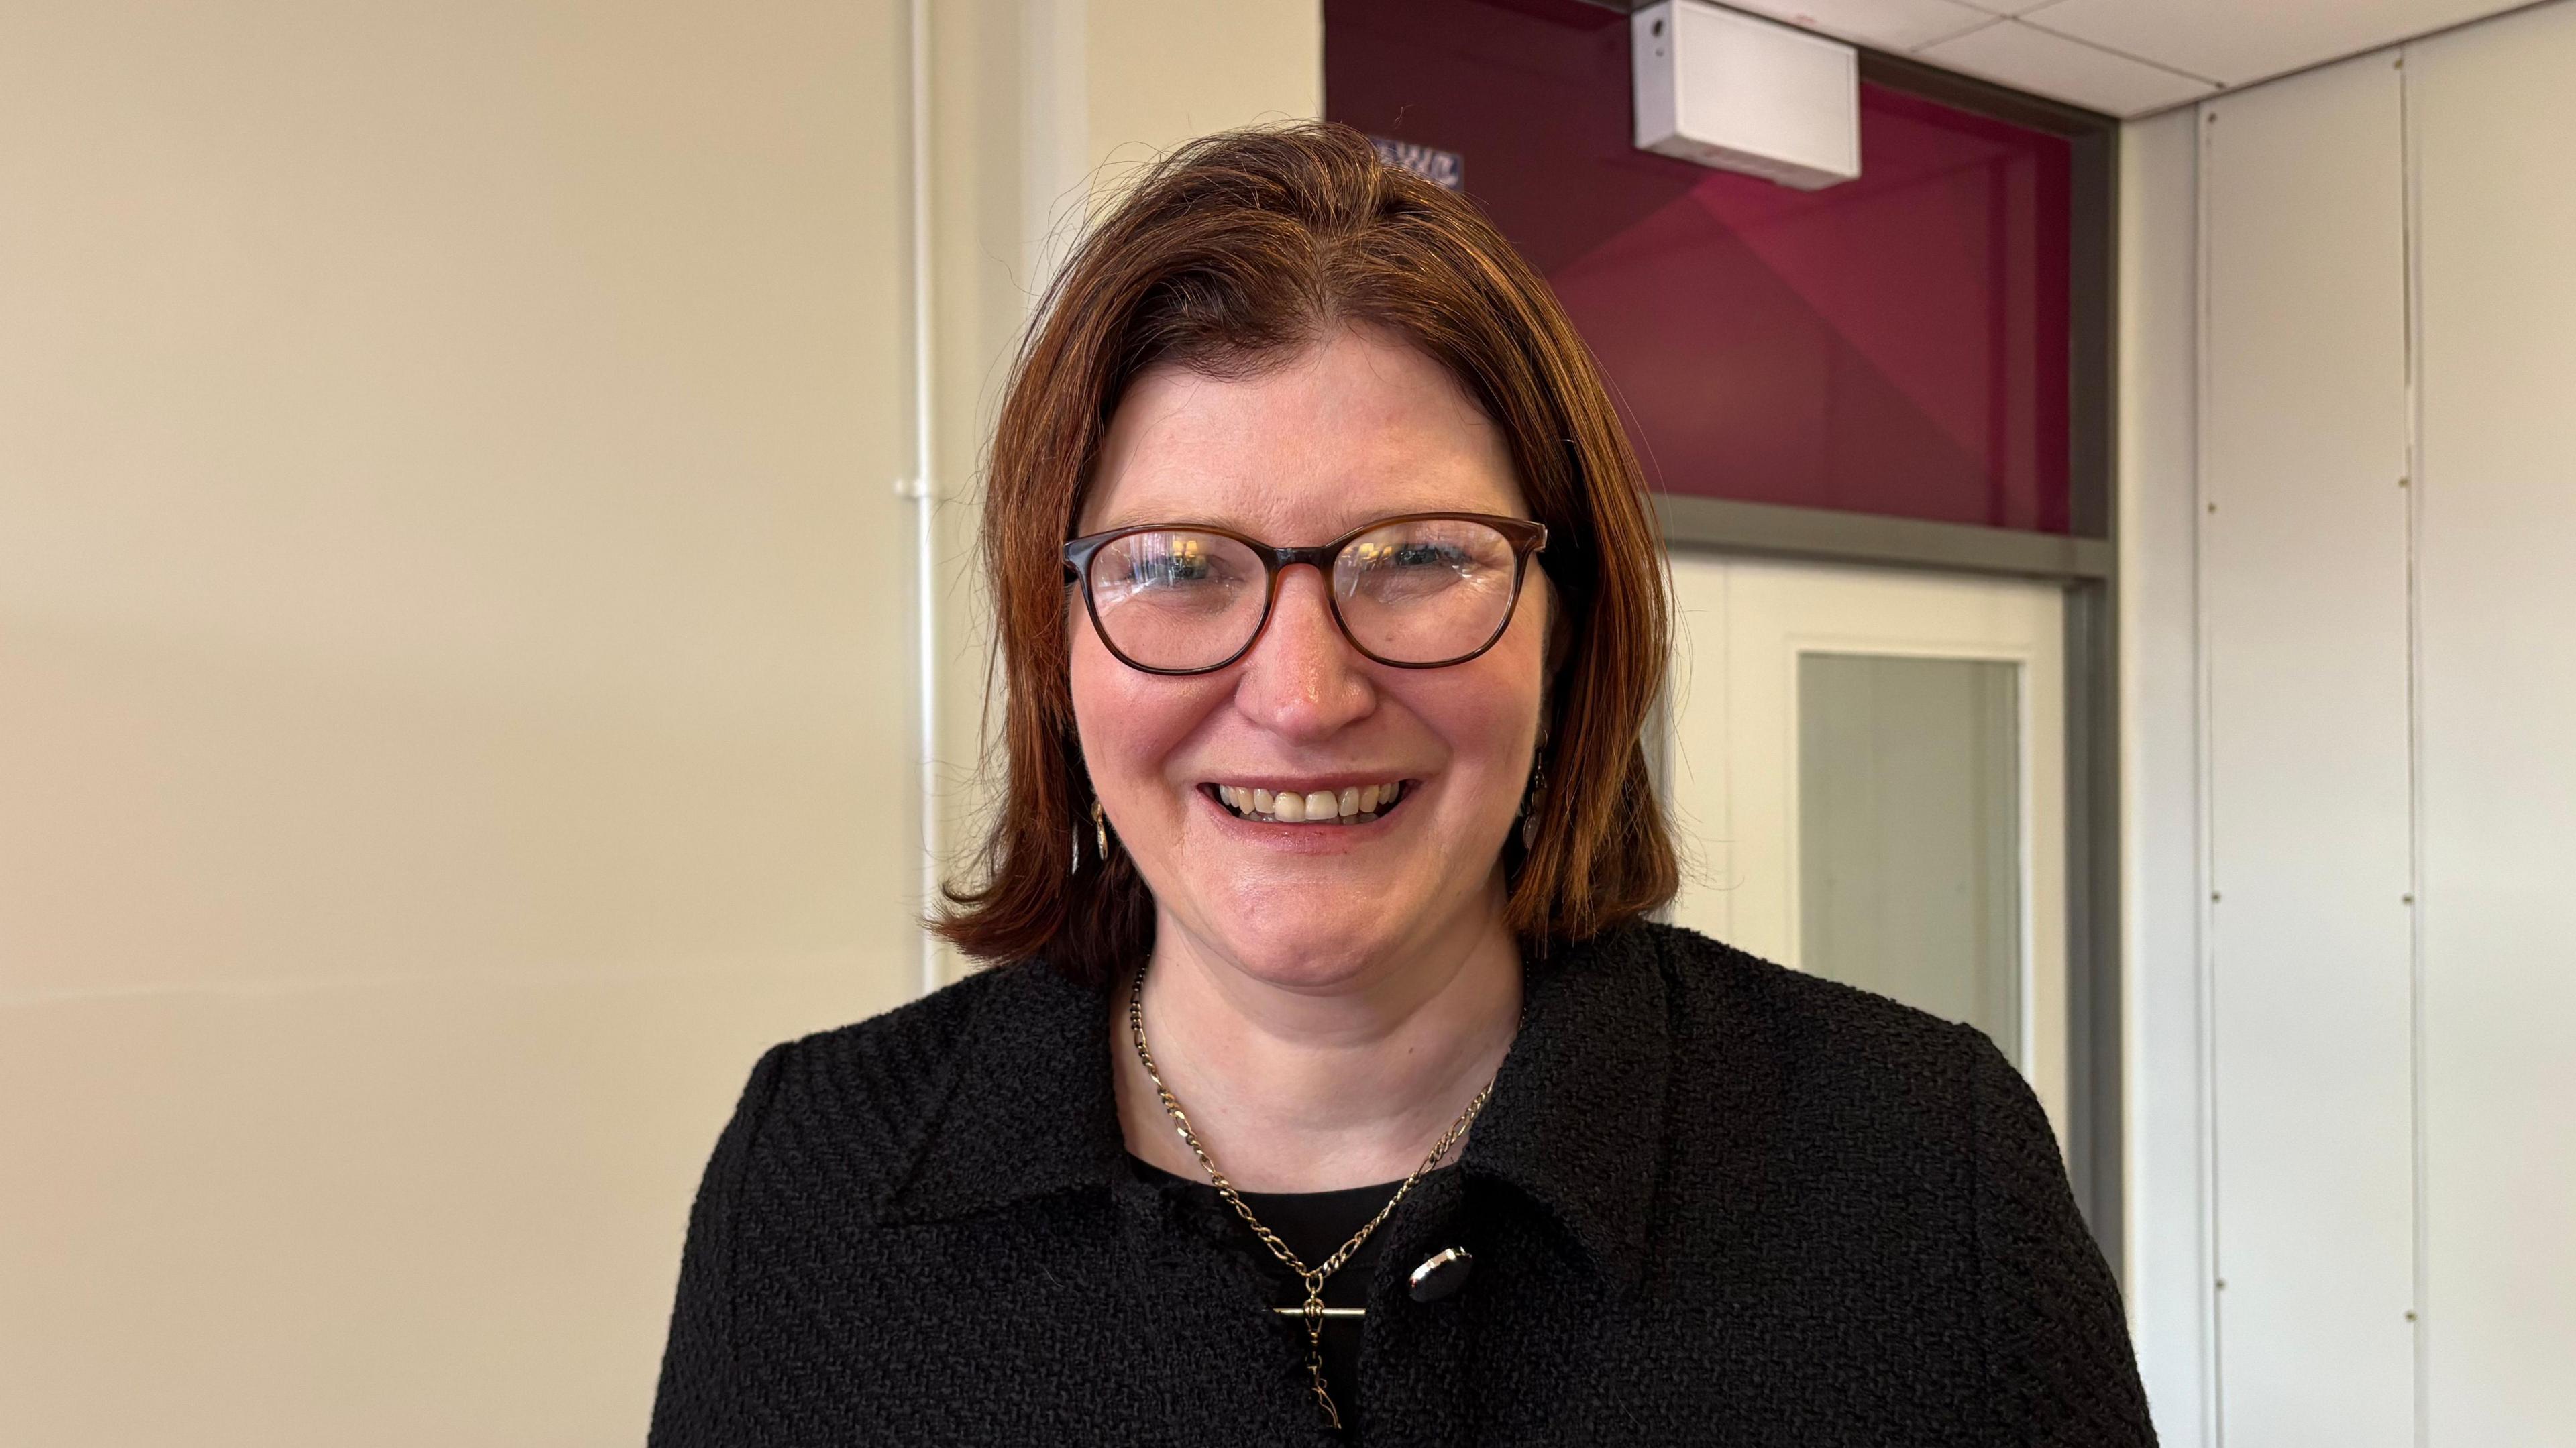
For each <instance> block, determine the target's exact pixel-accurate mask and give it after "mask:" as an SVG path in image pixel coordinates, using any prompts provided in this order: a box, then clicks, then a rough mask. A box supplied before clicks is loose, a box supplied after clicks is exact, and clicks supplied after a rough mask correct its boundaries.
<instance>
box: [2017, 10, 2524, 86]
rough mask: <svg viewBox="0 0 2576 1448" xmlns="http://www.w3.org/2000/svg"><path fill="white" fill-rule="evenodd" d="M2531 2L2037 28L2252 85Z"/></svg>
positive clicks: (2045, 16)
mask: <svg viewBox="0 0 2576 1448" xmlns="http://www.w3.org/2000/svg"><path fill="white" fill-rule="evenodd" d="M2525 3H2527V0H2052V3H2050V4H2046V5H2042V6H2040V7H2038V8H2036V9H2033V10H2030V11H2028V12H2026V18H2027V19H2029V20H2030V22H2031V23H2032V24H2034V25H2037V26H2040V27H2041V28H2043V29H2047V30H2052V31H2055V32H2056V33H2058V34H2060V35H2065V36H2071V37H2073V38H2075V39H2077V40H2085V41H2090V42H2092V43H2093V44H2095V45H2101V46H2107V47H2109V48H2110V49H2113V50H2117V51H2120V52H2122V53H2124V54H2127V55H2133V56H2136V57H2138V58H2139V59H2141V60H2151V61H2154V62H2155V63H2157V64H2158V65H2164V66H2170V67H2172V68H2173V69H2175V70H2179V71H2186V72H2189V73H2190V74H2192V75H2203V76H2207V77H2209V78H2210V79H2211V80H2214V81H2218V82H2220V83H2222V84H2225V85H2231V86H2235V85H2246V84H2249V83H2251V82H2254V81H2258V80H2268V79H2270V78H2271V77H2273V76H2276V75H2283V74H2286V73H2288V72H2290V71H2294V70H2299V69H2302V68H2304V67H2306V66H2311V65H2318V64H2322V63H2323V62H2325V61H2329V60H2340V59H2342V58H2344V57H2345V56H2348V55H2359V54H2361V53H2362V52H2363V51H2367V50H2376V49H2378V48H2379V47H2380V46H2383V45H2393V44H2395V43H2396V42H2398V41H2401V40H2410V39H2412V38H2414V37H2416V36H2418V35H2425V34H2429V33H2431V32H2432V31H2435V30H2441V29H2445V28H2447V27H2449V26H2453V25H2458V24H2461V23H2462V22H2464V21H2469V20H2475V19H2478V18H2480V17H2482V16H2487V15H2494V14H2497V13H2499V12H2501V11H2505V10H2512V9H2516V8H2518V7H2519V6H2521V5H2523V4H2525Z"/></svg>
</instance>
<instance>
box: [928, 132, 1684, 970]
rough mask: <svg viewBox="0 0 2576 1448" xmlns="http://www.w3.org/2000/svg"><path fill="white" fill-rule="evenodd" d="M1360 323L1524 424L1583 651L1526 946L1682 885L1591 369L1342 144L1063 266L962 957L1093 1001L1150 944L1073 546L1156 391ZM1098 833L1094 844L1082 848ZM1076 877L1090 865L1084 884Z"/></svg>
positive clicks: (1002, 607) (1547, 322) (1012, 397)
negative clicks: (1134, 400)
mask: <svg viewBox="0 0 2576 1448" xmlns="http://www.w3.org/2000/svg"><path fill="white" fill-rule="evenodd" d="M1339 326H1364V327H1371V328H1375V329H1379V330H1381V331H1383V332H1385V333H1387V334H1389V335H1392V336H1395V337H1399V338H1402V339H1403V340H1405V341H1407V342H1409V343H1411V344H1412V345H1413V346H1415V347H1418V348H1420V349H1421V350H1422V352H1423V353H1424V354H1425V355H1427V356H1429V357H1431V358H1432V359H1433V360H1435V361H1437V362H1439V363H1440V364H1441V365H1442V366H1444V367H1446V368H1447V369H1448V370H1449V372H1450V374H1451V375H1452V376H1454V377H1455V378H1456V379H1457V380H1458V382H1459V384H1460V385H1461V386H1462V387H1463V388H1464V389H1465V390H1466V392H1467V395H1468V396H1470V397H1472V398H1474V399H1475V400H1476V401H1477V403H1478V404H1479V405H1481V406H1482V407H1483V408H1484V410H1485V413H1486V415H1487V416H1489V417H1491V418H1492V419H1493V420H1494V422H1495V423H1496V424H1497V425H1498V426H1499V427H1500V428H1501V429H1502V432H1503V436H1504V438H1505V440H1506V442H1507V444H1508V446H1509V448H1510V451H1511V458H1512V462H1513V466H1514V468H1515V470H1516V471H1517V473H1518V480H1519V483H1520V486H1521V492H1522V495H1523V497H1525V498H1526V499H1527V500H1528V503H1529V506H1530V511H1531V514H1532V516H1534V517H1536V518H1537V519H1538V521H1540V522H1542V523H1545V524H1546V525H1547V528H1548V545H1547V551H1546V552H1545V553H1543V554H1541V555H1540V556H1539V559H1538V561H1539V562H1540V563H1541V564H1542V565H1543V566H1544V568H1545V571H1546V575H1547V578H1548V581H1549V583H1550V584H1552V585H1553V586H1554V589H1555V593H1556V598H1557V601H1558V610H1559V612H1558V616H1557V618H1556V620H1555V621H1554V626H1555V627H1556V628H1558V629H1559V630H1560V633H1559V636H1558V637H1557V638H1556V639H1555V640H1552V644H1553V646H1552V648H1551V650H1550V657H1551V662H1552V665H1553V667H1554V668H1555V670H1556V674H1555V679H1554V682H1553V685H1552V687H1550V688H1549V690H1548V691H1547V698H1548V701H1549V702H1548V708H1549V710H1550V713H1551V717H1550V718H1549V719H1547V720H1546V721H1543V736H1542V737H1543V738H1544V740H1545V744H1544V746H1543V749H1542V754H1543V756H1544V761H1543V762H1544V765H1545V768H1546V780H1547V788H1546V790H1545V791H1544V794H1543V798H1542V800H1541V805H1540V819H1539V824H1538V831H1537V835H1536V842H1535V844H1533V845H1532V846H1531V847H1530V848H1529V849H1528V850H1526V851H1523V850H1522V849H1521V847H1520V845H1519V842H1518V838H1517V832H1515V838H1514V840H1513V842H1512V843H1510V844H1509V845H1507V846H1506V847H1505V865H1506V868H1507V869H1508V871H1509V872H1510V881H1511V893H1510V904H1509V907H1508V909H1509V921H1508V923H1509V925H1510V927H1511V928H1512V930H1513V931H1514V932H1515V933H1516V934H1518V935H1519V936H1520V937H1521V939H1522V940H1523V942H1524V944H1525V945H1526V946H1528V947H1531V948H1534V949H1536V950H1541V951H1543V950H1545V949H1546V947H1547V944H1548V943H1549V942H1550V941H1556V940H1573V939H1580V938H1581V937H1583V936H1586V935H1590V934H1593V933H1594V932H1596V931H1599V930H1601V929H1602V928H1604V927H1605V926H1608V925H1612V924H1615V923H1617V922H1619V921H1622V920H1626V919H1629V918H1632V917H1635V916H1638V915H1641V914H1644V913H1645V912H1647V911H1650V910H1653V909H1654V908H1656V907H1657V906H1659V905H1661V904H1663V903H1664V902H1665V901H1666V900H1668V899H1670V898H1671V896H1672V893H1673V888H1674V884H1675V867H1674V859H1673V848H1672V841H1671V837H1670V835H1669V834H1668V833H1667V832H1666V830H1665V826H1664V813H1663V809H1662V806H1661V805H1660V803H1659V802H1658V801H1657V800H1656V798H1655V794H1654V789H1653V786H1652V785H1651V783H1650V782H1649V780H1648V777H1647V773H1646V758H1645V753H1644V750H1643V749H1642V748H1641V746H1640V733H1641V729H1642V726H1643V724H1644V722H1645V719H1646V713H1647V711H1648V710H1649V709H1651V708H1652V707H1654V701H1655V696H1656V694H1657V691H1658V690H1659V689H1660V688H1661V686H1662V683H1663V677H1664V664H1665V657H1666V648H1667V628H1668V625H1667V621H1666V603H1665V591H1664V567H1663V555H1662V549H1661V542H1660V537H1659V535H1658V533H1657V530H1656V528H1655V526H1654V524H1653V522H1652V521H1651V519H1650V518H1649V516H1648V512H1647V505H1646V499H1645V493H1644V488H1643V484H1642V481H1641V478H1640V475H1639V472H1638V468H1637V460H1636V456H1635V454H1634V453H1633V452H1632V451H1631V450H1630V448H1629V446H1628V440H1627V436H1626V434H1625V433H1624V432H1623V431H1622V430H1621V428H1620V425H1619V421H1618V418H1617V416H1616V415H1615V414H1614V413H1613V412H1612V410H1611V406H1610V399H1609V395H1608V393H1607V392H1606V391H1605V389H1604V388H1603V386H1602V381H1601V375H1600V372H1599V369H1598V368H1597V367H1596V365H1595V364H1594V362H1593V359H1592V355H1591V353H1590V352H1589V351H1587V350H1586V349H1585V348H1584V345H1583V343H1582V341H1581V339H1579V338H1578V337H1577V336H1576V335H1575V332H1574V328H1573V326H1572V324H1571V323H1569V322H1568V321H1567V320H1566V317H1565V313H1564V311H1563V310H1562V309H1561V308H1559V307H1558V306H1557V303H1556V298H1555V296H1554V295H1553V294H1552V293H1551V292H1549V290H1548V288H1547V284H1546V283H1545V282H1544V281H1542V280H1540V279H1539V276H1538V274H1537V273H1536V272H1534V271H1532V270H1531V269H1530V266H1529V264H1528V263H1527V262H1525V261H1523V260H1522V259H1521V257H1520V254H1519V253H1518V252H1515V251H1514V250H1513V249H1512V247H1511V244H1510V243H1509V242H1507V241H1505V240H1504V239H1503V236H1502V234H1501V233H1500V232H1498V231H1496V230H1495V229H1494V227H1493V224H1492V223H1491V222H1489V221H1487V220H1486V219H1485V217H1484V215H1483V213H1482V212H1480V211H1478V210H1477V209H1476V207H1475V205H1474V204H1473V203H1471V202H1469V201H1467V200H1466V199H1465V198H1463V197H1460V196H1458V195H1455V194H1453V193H1451V192H1448V191H1444V190H1441V189H1440V188H1439V187H1436V186H1433V185H1431V184H1430V183H1429V182H1426V181H1423V180H1421V179H1419V178H1417V177H1415V176H1413V175H1411V174H1409V173H1407V172H1404V171H1401V170H1398V169H1396V168H1394V167H1391V166H1388V165H1385V164H1383V163H1382V162H1380V161H1379V159H1378V157H1377V155H1376V153H1375V151H1374V150H1372V149H1371V147H1370V145H1369V143H1368V141H1367V139H1366V138H1365V137H1363V136H1361V135H1360V134H1359V133H1358V132H1357V131H1354V130H1351V129H1350V128H1348V127H1346V126H1339V125H1318V124H1306V125H1297V126H1290V127H1283V128H1273V129H1258V130H1247V131H1231V132H1226V133H1224V134H1220V135H1215V136H1210V137H1207V138H1205V139H1203V140H1199V141H1194V142H1192V143H1190V144H1189V145H1186V146H1183V147H1181V148H1180V149H1178V150H1176V151H1174V152H1172V153H1171V154H1170V155H1168V156H1166V157H1164V158H1163V159H1162V160H1161V161H1160V162H1158V163H1157V164H1155V165H1154V166H1153V167H1152V168H1151V169H1150V170H1148V171H1147V172H1146V173H1145V175H1144V176H1143V178H1142V179H1141V180H1140V181H1139V182H1138V183H1137V184H1136V185H1135V186H1134V187H1133V189H1131V190H1130V191H1129V192H1128V193H1127V194H1126V196H1125V197H1124V199H1122V200H1121V201H1120V202H1119V203H1118V204H1117V205H1116V206H1115V207H1113V208H1112V209H1111V210H1110V211H1109V213H1108V214H1107V215H1106V216H1105V217H1104V218H1103V219H1102V220H1101V221H1100V222H1099V224H1098V225H1097V226H1096V227H1094V228H1093V230H1092V231H1091V233H1090V234H1089V236H1088V237H1087V238H1086V239H1085V240H1084V241H1083V243H1082V245H1081V246H1080V248H1079V249H1078V250H1077V251H1076V252H1075V253H1074V255H1073V257H1072V258H1071V259H1070V260H1069V261H1068V262H1067V263H1066V265H1065V268H1064V270H1063V271H1062V272H1061V273H1060V274H1059V275H1058V277H1057V279H1056V281H1055V284H1054V286H1053V287H1052V288H1051V289H1050V291H1049V293H1048V295H1047V298H1046V302H1045V305H1044V306H1043V307H1042V308H1041V310H1040V313H1039V316H1038V318H1037V320H1036V321H1035V322H1034V323H1033V324H1032V325H1031V327H1030V330H1029V333H1028V336H1027V339H1026V340H1025V342H1024V343H1023V344H1022V347H1021V350H1020V355H1019V359H1018V362H1017V365H1016V367H1015V368H1014V370H1013V374H1012V377H1011V383H1010V390H1009V392H1008V394H1007V395H1006V396H1005V398H1004V400H1003V403H1002V411H1001V417H1000V419H999V422H998V423H997V425H996V427H995V430H994V437H993V452H992V458H991V465H990V475H989V481H988V484H987V490H986V497H985V504H984V520H983V538H982V552H983V565H984V569H985V572H986V577H987V582H988V584H989V586H990V588H991V590H992V598H993V604H994V615H995V618H996V621H997V626H998V628H999V630H1000V644H1001V649H1000V654H999V658H998V660H997V662H998V664H999V666H1000V668H1001V670H1002V678H1003V681H1004V688H1005V691H1006V692H1005V697H1004V702H1003V711H1002V737H1001V744H1002V748H1003V752H1004V756H1005V759H1004V763H1005V768H1006V770H1007V780H1006V789H1005V792H1004V796H1003V798H1002V799H1001V800H1000V801H999V806H998V808H997V809H996V811H995V813H994V814H993V817H992V821H991V824H990V827H989V829H988V830H987V832H986V834H985V836H984V839H983V842H982V845H981V847H980V849H979V850H978V852H977V856H976V859H975V868H974V871H973V874H972V878H971V879H969V880H967V881H964V882H955V881H952V882H951V883H950V885H949V886H948V889H947V892H946V893H947V897H948V904H947V909H946V910H945V911H944V912H943V913H942V914H941V915H940V917H939V918H938V920H937V922H936V928H937V929H938V930H939V932H940V934H942V935H943V936H945V937H946V938H947V939H949V940H950V941H953V942H955V943H956V945H957V946H958V947H959V948H960V949H962V950H964V951H965V952H966V953H967V954H969V955H972V956H975V957H977V958H979V959H983V960H994V961H1001V960H1018V959H1023V958H1027V957H1030V956H1043V957H1045V958H1046V959H1047V960H1048V961H1049V962H1051V963H1052V964H1053V965H1054V966H1055V967H1056V968H1057V969H1059V970H1061V971H1063V972H1065V973H1066V974H1067V975H1070V976H1072V977H1074V978H1075V979H1077V980H1082V981H1085V982H1094V983H1096V982H1098V981H1100V980H1101V979H1103V978H1104V977H1105V975H1106V974H1107V972H1109V971H1111V970H1113V969H1115V968H1117V967H1119V966H1122V965H1127V964H1132V963H1133V962H1134V961H1136V960H1138V959H1140V958H1142V956H1143V955H1144V954H1145V953H1146V952H1147V951H1149V950H1151V949H1152V948H1153V943H1154V902H1153V896H1152V894H1151V892H1150V891H1149V890H1148V889H1147V888H1146V885H1145V882H1144V880H1143V879H1142V878H1141V877H1140V876H1139V875H1138V874H1137V872H1136V869H1135V866H1134V864H1133V862H1132V861H1131V860H1130V859H1129V858H1128V856H1127V854H1126V852H1125V851H1123V850H1119V849H1117V848H1115V846H1114V845H1113V846H1112V848H1111V850H1110V851H1109V856H1110V857H1109V858H1108V859H1106V860H1102V859H1100V858H1099V857H1098V851H1097V850H1096V849H1095V848H1094V846H1093V845H1092V842H1091V840H1090V813H1091V805H1092V795H1091V788H1090V783H1089V780H1088V779H1087V777H1086V776H1085V774H1084V771H1083V766H1082V755H1081V748H1080V745H1079V744H1078V742H1077V741H1076V738H1075V733H1074V718H1073V703H1072V694H1071V686H1070V683H1069V681H1068V659H1067V654H1066V644H1067V622H1068V613H1067V610H1068V609H1069V608H1076V607H1078V604H1077V603H1076V601H1075V600H1074V598H1073V595H1072V593H1071V591H1070V588H1071V585H1070V584H1069V582H1068V580H1067V578H1066V576H1065V568H1064V559H1063V548H1064V544H1065V541H1066V540H1067V539H1068V538H1069V537H1070V536H1071V534H1072V528H1073V526H1074V520H1075V519H1076V518H1077V517H1078V516H1079V515H1080V514H1081V511H1082V505H1083V498H1084V493H1085V490H1086V489H1087V488H1088V487H1089V486H1090V482H1091V476H1092V471H1093V468H1094V465H1095V464H1096V462H1097V459H1098V455H1099V449H1100V441H1101V437H1102V435H1103V433H1104V432H1105V431H1106V430H1107V428H1108V425H1109V419H1110V415H1111V414H1112V413H1113V412H1114V411H1115V410H1116V409H1117V406H1118V403H1119V399H1120V398H1121V396H1122V395H1123V394H1124V393H1125V391H1126V389H1127V387H1128V385H1129V384H1130V383H1131V382H1133V381H1134V380H1135V378H1136V377H1137V375H1138V374H1139V373H1141V372H1143V371H1144V370H1145V369H1147V368H1149V367H1154V366H1158V365H1176V366H1182V367H1188V368H1192V369H1195V370H1198V371H1201V372H1205V373H1208V374H1210V375H1215V376H1225V377H1242V376H1246V375H1251V374H1256V373H1258V372H1259V371H1260V370H1262V369H1263V368H1265V367H1267V366H1271V365H1275V364H1277V363H1278V362H1281V361H1283V360H1286V359H1288V358H1290V357H1293V356H1295V355H1297V354H1298V353H1299V352H1300V351H1301V350H1303V349H1305V348H1307V347H1311V346H1313V345H1315V344H1316V343H1317V342H1318V341H1320V340H1321V339H1322V337H1323V336H1324V334H1325V333H1326V332H1327V331H1328V330H1330V329H1332V328H1334V327H1339ZM1077 825H1079V826H1080V828H1079V829H1077ZM1069 865H1077V866H1078V868H1071V869H1069V868H1068V866H1069Z"/></svg>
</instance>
